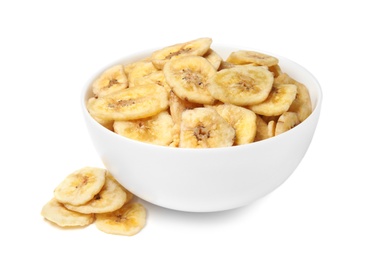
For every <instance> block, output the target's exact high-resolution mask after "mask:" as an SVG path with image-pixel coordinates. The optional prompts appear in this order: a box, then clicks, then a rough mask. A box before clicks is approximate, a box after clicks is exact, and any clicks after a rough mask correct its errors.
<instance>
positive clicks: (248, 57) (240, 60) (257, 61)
mask: <svg viewBox="0 0 372 260" xmlns="http://www.w3.org/2000/svg"><path fill="white" fill-rule="evenodd" d="M226 61H227V62H230V63H233V64H237V65H243V64H254V65H260V66H267V67H271V66H274V65H277V64H278V63H279V60H278V59H277V58H275V57H273V56H270V55H267V54H264V53H260V52H256V51H247V50H240V51H235V52H232V53H231V54H230V55H229V57H227V59H226Z"/></svg>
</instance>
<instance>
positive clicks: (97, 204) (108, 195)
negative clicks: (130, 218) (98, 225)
mask: <svg viewBox="0 0 372 260" xmlns="http://www.w3.org/2000/svg"><path fill="white" fill-rule="evenodd" d="M126 201H127V193H126V191H125V190H124V189H123V188H122V187H121V185H120V184H119V183H118V182H117V181H116V180H115V179H114V178H113V177H112V175H110V174H107V175H106V181H105V185H104V186H103V187H102V189H101V191H100V192H99V193H97V194H96V195H95V196H94V197H93V199H91V200H90V201H88V202H87V203H85V204H83V205H79V206H74V205H70V204H68V203H65V204H64V206H65V207H66V208H67V209H69V210H72V211H75V212H80V213H84V214H90V213H104V212H111V211H115V210H117V209H119V208H121V207H122V206H123V205H124V203H125V202H126Z"/></svg>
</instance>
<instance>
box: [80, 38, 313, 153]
mask: <svg viewBox="0 0 372 260" xmlns="http://www.w3.org/2000/svg"><path fill="white" fill-rule="evenodd" d="M211 44H212V39H211V38H199V39H195V40H192V41H189V42H184V43H178V44H175V45H171V46H167V47H165V48H162V49H159V50H157V51H154V52H153V53H151V54H150V55H149V56H148V57H145V58H144V59H142V60H138V61H135V62H131V63H128V64H117V65H115V66H112V67H110V68H108V69H107V70H105V71H104V72H103V73H102V74H101V75H100V76H99V77H98V78H97V79H95V80H94V82H93V83H92V86H91V87H92V90H93V93H94V96H92V97H91V98H90V99H89V100H88V102H87V109H88V111H89V113H90V114H91V116H92V117H93V118H94V119H95V120H96V121H97V122H99V123H100V124H101V125H103V126H104V127H106V128H107V129H109V130H111V131H114V132H115V133H117V134H119V135H122V136H126V137H128V138H131V139H135V140H138V141H142V142H147V143H151V144H156V145H163V146H170V147H181V148H213V147H227V146H234V145H242V144H248V143H251V142H256V141H260V140H264V139H267V138H270V137H273V136H276V135H279V134H281V133H283V132H285V131H287V130H289V129H291V128H293V127H295V126H296V125H298V124H299V123H301V122H302V121H303V120H305V119H306V118H307V117H308V116H309V115H310V114H311V112H312V106H311V100H310V95H309V92H308V89H307V88H306V86H305V85H303V84H301V83H300V82H298V81H296V80H294V79H293V78H291V77H290V75H288V74H287V73H285V72H283V71H282V70H281V68H280V65H279V60H278V59H277V58H276V57H273V56H270V55H267V54H264V53H258V52H256V51H249V50H237V51H235V52H232V53H231V54H230V55H229V56H228V57H227V59H226V60H223V59H222V57H221V56H220V55H219V54H218V53H217V52H216V51H214V50H213V48H211Z"/></svg>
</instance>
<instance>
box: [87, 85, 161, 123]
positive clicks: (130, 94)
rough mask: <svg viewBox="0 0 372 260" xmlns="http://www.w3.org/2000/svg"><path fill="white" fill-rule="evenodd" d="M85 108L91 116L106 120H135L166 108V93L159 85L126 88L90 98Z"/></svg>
mask: <svg viewBox="0 0 372 260" xmlns="http://www.w3.org/2000/svg"><path fill="white" fill-rule="evenodd" d="M87 108H88V111H89V112H90V114H91V115H92V116H93V117H99V118H103V119H106V120H135V119H140V118H145V117H150V116H153V115H156V114H158V113H159V112H161V111H163V110H166V109H167V108H168V93H167V91H166V90H165V89H164V88H163V87H162V86H159V85H156V84H148V85H141V86H137V87H135V88H127V89H124V90H123V91H121V92H118V93H113V94H111V95H107V96H104V97H99V98H90V99H89V100H88V103H87Z"/></svg>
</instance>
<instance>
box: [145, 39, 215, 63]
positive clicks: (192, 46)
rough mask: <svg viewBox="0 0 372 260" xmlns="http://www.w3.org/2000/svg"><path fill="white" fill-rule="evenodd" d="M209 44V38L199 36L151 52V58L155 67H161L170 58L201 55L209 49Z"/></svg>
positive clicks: (210, 41) (210, 42) (210, 40)
mask: <svg viewBox="0 0 372 260" xmlns="http://www.w3.org/2000/svg"><path fill="white" fill-rule="evenodd" d="M211 44H212V39H211V38H199V39H195V40H192V41H189V42H185V43H178V44H175V45H171V46H167V47H165V48H162V49H160V50H157V51H155V52H153V53H152V55H151V60H152V63H153V64H154V66H155V67H156V68H158V69H163V67H164V65H165V63H166V62H167V61H169V60H170V59H177V58H180V57H183V56H189V55H196V56H203V55H204V54H205V53H206V52H207V51H208V50H209V49H210V46H211Z"/></svg>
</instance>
